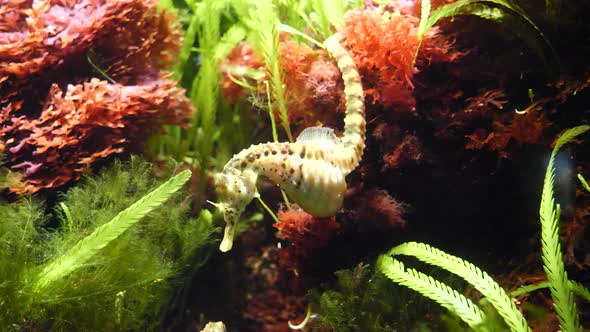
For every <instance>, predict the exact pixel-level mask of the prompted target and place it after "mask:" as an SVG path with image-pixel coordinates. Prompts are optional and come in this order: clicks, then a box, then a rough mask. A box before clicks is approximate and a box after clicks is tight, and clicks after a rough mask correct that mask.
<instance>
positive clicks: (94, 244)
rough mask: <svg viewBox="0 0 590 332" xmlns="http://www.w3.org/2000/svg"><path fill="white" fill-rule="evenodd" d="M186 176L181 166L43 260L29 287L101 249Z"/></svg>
mask: <svg viewBox="0 0 590 332" xmlns="http://www.w3.org/2000/svg"><path fill="white" fill-rule="evenodd" d="M190 176H191V172H190V171H189V170H185V171H183V172H181V173H179V174H178V175H176V176H174V177H173V178H171V179H169V180H168V181H166V182H165V183H163V184H162V185H160V186H159V187H158V188H156V189H154V190H153V191H152V192H150V193H148V194H147V195H145V196H143V197H142V198H141V199H140V200H139V201H137V202H135V203H134V204H133V205H131V206H130V207H128V208H127V209H125V210H123V211H121V212H120V213H119V214H118V215H117V216H115V217H114V218H113V219H112V220H111V221H109V222H108V223H106V224H103V225H101V226H100V227H98V228H97V229H96V230H95V231H94V232H92V233H91V234H90V235H88V236H87V237H85V238H84V239H82V240H80V241H79V242H78V243H76V244H75V245H74V246H73V247H72V248H71V249H70V250H68V251H67V252H66V253H64V254H63V255H61V256H60V257H58V258H57V259H55V260H54V261H53V262H50V263H48V264H46V265H45V267H43V268H42V269H41V271H40V272H39V274H38V275H37V278H36V282H35V283H34V287H33V289H34V290H35V291H41V290H43V288H44V287H46V286H47V285H49V284H51V283H52V282H54V281H56V280H58V279H60V278H62V277H64V276H66V275H67V274H69V273H71V272H73V271H75V270H76V269H78V268H80V267H82V266H83V265H84V264H86V263H87V262H88V261H89V260H91V259H92V257H94V256H95V255H96V254H97V253H98V252H100V250H101V249H103V248H104V247H106V246H107V245H108V244H109V243H111V242H112V241H113V240H115V239H116V238H117V237H119V236H120V235H121V234H123V233H124V232H125V231H126V230H127V229H129V228H130V227H131V226H133V225H134V224H136V223H137V222H138V221H139V220H141V219H142V218H143V217H145V216H146V215H147V214H148V213H150V212H151V211H153V210H154V209H156V208H158V207H159V206H160V205H162V204H163V203H164V202H165V201H166V200H168V198H170V197H171V196H172V194H174V193H175V192H176V191H178V190H179V189H180V188H181V187H182V186H183V185H184V184H185V183H186V181H188V179H189V178H190Z"/></svg>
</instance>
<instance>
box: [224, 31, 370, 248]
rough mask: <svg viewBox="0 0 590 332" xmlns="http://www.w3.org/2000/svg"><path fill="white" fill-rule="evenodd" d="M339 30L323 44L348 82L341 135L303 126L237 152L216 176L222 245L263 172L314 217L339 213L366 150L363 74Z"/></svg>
mask: <svg viewBox="0 0 590 332" xmlns="http://www.w3.org/2000/svg"><path fill="white" fill-rule="evenodd" d="M341 41H342V36H341V35H340V34H339V33H336V34H334V35H333V36H331V37H330V38H328V39H327V40H326V41H325V42H324V45H325V47H326V49H327V50H328V52H329V53H330V54H331V55H332V56H333V57H334V59H336V61H337V63H338V68H340V71H341V73H342V79H343V80H344V93H345V96H346V115H345V118H344V133H343V135H342V138H339V137H337V136H336V134H334V130H332V129H331V128H326V127H310V128H306V129H304V130H303V131H302V132H301V134H300V135H299V137H297V140H296V141H295V142H294V143H276V142H269V143H262V144H257V145H252V146H250V147H249V148H247V149H244V150H242V151H241V152H239V153H237V154H236V155H234V156H233V158H232V159H231V160H230V161H229V162H228V163H227V164H226V165H225V167H224V168H223V171H222V172H220V173H217V174H216V175H215V178H214V180H215V188H216V191H217V194H218V196H219V198H220V202H219V203H217V204H216V206H217V207H218V208H219V209H220V210H221V212H222V214H223V217H224V219H225V222H226V227H225V233H224V237H223V241H222V242H221V245H220V247H219V249H220V250H221V251H228V250H230V249H231V248H232V243H233V238H234V233H235V226H236V224H237V222H238V220H239V219H240V216H241V215H242V213H243V212H244V209H245V208H246V206H247V205H248V204H249V203H250V202H251V201H252V199H253V198H254V197H256V195H258V193H257V190H256V181H257V179H258V176H260V175H262V176H264V177H266V178H268V179H270V180H271V181H272V182H274V183H275V184H277V185H278V186H279V187H280V188H281V189H283V190H284V191H285V192H286V193H287V195H288V196H289V198H290V199H291V200H293V201H294V202H296V203H297V204H298V205H299V206H300V207H301V208H302V209H303V210H305V211H306V212H308V213H309V214H311V215H314V216H316V217H328V216H332V215H334V214H336V212H337V211H338V209H339V208H340V206H341V205H342V200H343V199H344V194H345V192H346V179H345V178H346V175H347V174H348V173H350V172H351V171H352V170H354V169H355V168H356V167H357V166H358V164H359V162H360V160H361V158H362V155H363V150H364V148H365V106H364V95H363V88H362V85H361V80H360V76H359V74H358V71H357V69H356V67H355V65H354V62H353V60H352V58H351V57H350V55H349V54H348V52H347V51H346V50H345V49H344V47H342V45H341Z"/></svg>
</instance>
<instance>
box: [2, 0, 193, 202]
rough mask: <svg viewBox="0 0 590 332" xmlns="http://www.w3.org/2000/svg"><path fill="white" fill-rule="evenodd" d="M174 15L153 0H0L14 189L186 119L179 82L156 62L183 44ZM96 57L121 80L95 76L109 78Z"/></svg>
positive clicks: (65, 176) (75, 168)
mask: <svg viewBox="0 0 590 332" xmlns="http://www.w3.org/2000/svg"><path fill="white" fill-rule="evenodd" d="M170 21H171V20H170V17H169V16H168V15H167V14H166V13H163V12H158V10H157V1H155V0H148V1H138V0H123V1H114V0H92V1H91V0H78V1H75V0H72V1H56V0H52V1H49V0H47V1H35V2H31V1H7V2H6V1H5V2H3V5H2V8H1V9H0V22H1V23H0V77H2V79H0V109H1V113H0V126H1V127H0V139H2V140H4V141H5V142H6V148H7V151H8V156H7V157H8V160H9V166H11V167H12V168H14V169H17V170H19V169H20V170H25V174H24V182H23V183H22V184H21V186H19V187H14V188H12V190H13V191H15V192H36V191H38V190H40V189H42V188H53V187H57V186H61V185H63V184H65V183H67V182H68V181H70V180H72V179H77V178H79V176H80V174H81V173H82V172H83V171H84V169H85V168H87V166H88V165H89V164H91V163H93V162H94V161H96V160H99V159H102V158H104V157H106V156H109V155H111V154H114V153H120V152H122V151H123V150H124V149H125V148H126V147H128V146H129V144H130V143H131V141H132V140H134V139H138V140H139V139H142V138H145V136H146V135H148V134H150V133H151V132H153V131H154V130H157V129H158V128H160V127H161V126H162V125H163V124H180V123H182V122H183V121H184V120H186V119H188V118H190V116H191V113H192V108H191V106H190V103H189V102H188V99H187V98H186V97H185V96H184V92H183V90H180V89H177V88H176V87H175V84H174V82H173V81H171V80H169V79H168V78H167V77H168V76H167V75H166V74H163V73H160V71H159V68H160V67H162V66H163V65H165V64H167V63H169V62H170V61H171V60H172V59H173V58H174V55H175V54H176V53H177V50H178V44H179V39H178V32H177V30H178V29H177V27H176V26H175V25H173V24H170ZM91 54H92V55H93V56H92V57H91V58H92V59H91V61H92V62H96V63H94V64H90V63H89V62H90V61H89V60H88V58H89V57H90V55H91ZM93 66H98V67H100V69H101V71H103V72H106V73H107V75H109V79H110V80H115V81H116V82H117V83H116V84H110V83H107V82H106V81H100V80H98V79H97V78H94V76H96V75H100V76H101V78H104V77H102V76H103V75H102V74H97V73H95V72H94V69H95V68H94V67H93ZM66 87H67V88H66ZM64 90H65V93H64V92H63V91H64ZM43 100H45V101H44V102H43Z"/></svg>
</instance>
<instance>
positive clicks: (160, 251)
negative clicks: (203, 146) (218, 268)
mask: <svg viewBox="0 0 590 332" xmlns="http://www.w3.org/2000/svg"><path fill="white" fill-rule="evenodd" d="M160 182H161V181H160V180H158V179H156V178H155V177H154V176H153V175H152V170H151V166H150V165H149V164H148V163H146V162H144V161H142V160H140V159H138V158H132V159H131V161H129V162H118V161H117V162H115V163H114V165H113V166H111V167H109V168H107V169H105V170H104V171H103V172H102V173H101V174H100V175H99V176H96V177H88V178H86V179H85V180H84V181H82V182H81V183H80V184H79V185H77V186H76V187H74V188H71V189H70V190H69V191H68V192H66V193H65V194H63V196H62V197H61V199H60V201H61V203H63V204H57V205H56V209H55V211H54V213H53V215H47V214H45V213H44V212H43V211H44V207H43V205H42V204H40V203H34V202H32V201H30V200H23V201H22V202H20V203H12V204H6V203H2V204H0V279H1V280H2V283H0V298H1V299H2V300H0V321H2V322H3V323H5V326H10V327H11V328H12V329H16V330H19V329H38V328H40V329H57V330H60V329H66V330H77V331H88V330H119V331H120V330H152V329H155V328H157V327H158V324H160V323H161V321H162V319H161V318H162V317H161V316H162V315H163V312H162V308H163V305H164V304H166V303H167V302H169V301H170V298H171V297H172V296H175V294H173V293H172V292H173V291H174V288H173V286H174V285H175V284H176V283H177V282H181V281H182V280H181V279H182V276H183V275H185V273H187V272H194V271H195V270H196V269H198V268H199V267H200V266H201V265H202V264H204V262H205V261H206V259H207V257H208V255H209V252H210V251H209V249H210V248H211V247H210V246H208V244H210V242H211V240H210V235H211V233H212V232H213V231H214V228H213V227H212V224H211V216H210V214H207V213H202V214H201V216H200V217H199V218H191V217H190V213H189V212H190V202H191V201H190V198H189V197H190V195H188V194H187V193H183V192H182V191H179V192H176V193H175V194H174V195H172V197H171V198H170V199H169V200H167V201H166V203H165V205H166V207H165V208H159V209H156V210H153V211H152V212H151V213H150V214H149V215H148V216H147V217H145V218H143V219H142V220H141V221H140V222H139V223H137V224H135V225H133V226H132V227H129V229H127V230H126V231H125V232H124V233H122V234H121V235H119V236H118V237H116V238H115V239H114V240H110V241H109V242H108V244H106V246H105V247H104V248H102V249H100V250H99V251H98V252H97V253H96V254H93V255H92V257H91V258H90V259H88V260H86V261H85V263H84V264H83V265H82V266H77V267H76V268H75V269H73V270H71V271H70V272H69V273H67V274H64V275H60V277H59V278H53V279H51V280H52V282H50V283H42V282H40V281H39V280H43V278H45V276H46V275H47V273H46V271H47V270H48V267H51V266H52V263H53V262H55V261H59V259H60V258H63V257H67V255H69V254H71V249H72V248H75V246H76V245H78V247H79V246H80V244H82V243H84V242H81V241H83V240H84V239H87V238H88V236H89V235H90V234H93V233H95V230H96V229H97V228H99V227H100V226H102V225H105V224H107V223H109V222H112V221H113V220H116V219H114V218H115V217H116V216H117V215H118V214H119V213H120V212H121V211H123V210H125V209H126V208H128V207H129V206H131V205H132V204H134V203H136V202H138V201H140V199H141V200H142V201H143V202H146V200H150V196H148V195H146V194H148V193H154V192H157V191H155V190H154V189H155V188H157V187H158V185H159V184H160ZM170 183H171V182H170V181H168V182H167V185H169V184H170ZM162 187H164V186H160V187H159V188H160V190H161V188H162ZM164 188H165V187H164ZM174 191H175V190H170V191H169V192H174ZM151 197H152V198H151V200H153V195H152V196H151ZM153 204H158V205H159V204H161V201H160V202H159V203H158V202H153ZM135 206H137V204H136V205H135ZM52 217H53V218H55V217H57V219H58V220H60V221H61V222H62V225H61V227H58V228H57V229H56V230H45V228H44V227H42V226H43V224H44V222H45V221H46V220H49V219H50V218H52ZM119 218H121V217H120V216H119ZM103 230H104V228H103ZM49 270H51V269H49Z"/></svg>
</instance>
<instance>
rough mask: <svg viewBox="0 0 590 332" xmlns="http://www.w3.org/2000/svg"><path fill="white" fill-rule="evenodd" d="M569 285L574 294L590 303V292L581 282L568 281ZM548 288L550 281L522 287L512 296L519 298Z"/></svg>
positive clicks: (511, 293) (514, 291)
mask: <svg viewBox="0 0 590 332" xmlns="http://www.w3.org/2000/svg"><path fill="white" fill-rule="evenodd" d="M568 283H569V287H570V289H571V290H572V291H573V292H574V294H576V295H578V296H579V297H581V298H583V299H584V300H585V301H587V302H590V291H588V288H586V287H584V286H583V285H582V284H580V283H579V282H576V281H573V280H568ZM548 287H549V282H548V281H543V282H540V283H538V284H534V285H526V286H522V287H519V288H517V289H515V290H513V291H511V292H510V296H512V297H517V296H520V295H522V294H527V293H530V292H533V291H536V290H539V289H543V288H548Z"/></svg>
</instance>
